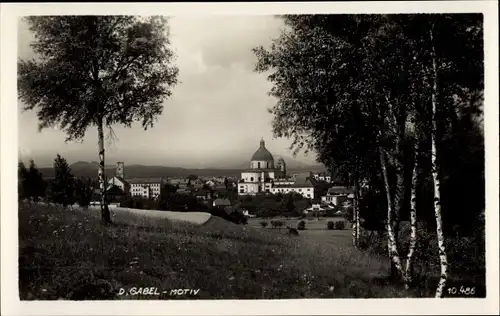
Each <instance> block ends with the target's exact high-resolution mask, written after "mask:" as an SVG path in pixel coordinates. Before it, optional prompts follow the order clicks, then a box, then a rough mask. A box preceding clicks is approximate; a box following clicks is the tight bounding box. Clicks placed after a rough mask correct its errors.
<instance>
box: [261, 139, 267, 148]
mask: <svg viewBox="0 0 500 316" xmlns="http://www.w3.org/2000/svg"><path fill="white" fill-rule="evenodd" d="M260 147H262V148H264V147H266V142H265V141H264V137H261V138H260Z"/></svg>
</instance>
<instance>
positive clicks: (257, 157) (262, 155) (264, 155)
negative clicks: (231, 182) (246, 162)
mask: <svg viewBox="0 0 500 316" xmlns="http://www.w3.org/2000/svg"><path fill="white" fill-rule="evenodd" d="M252 161H274V158H273V155H272V154H271V153H270V152H269V150H267V148H266V143H265V142H264V139H261V141H260V146H259V149H257V151H256V152H255V153H254V154H253V156H252Z"/></svg>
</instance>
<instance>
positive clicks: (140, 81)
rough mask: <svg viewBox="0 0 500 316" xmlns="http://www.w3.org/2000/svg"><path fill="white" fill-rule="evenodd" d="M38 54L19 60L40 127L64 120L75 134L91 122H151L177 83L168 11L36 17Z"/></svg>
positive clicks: (22, 87) (23, 95)
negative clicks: (147, 14)
mask: <svg viewBox="0 0 500 316" xmlns="http://www.w3.org/2000/svg"><path fill="white" fill-rule="evenodd" d="M26 21H27V22H28V23H29V26H30V30H31V31H32V32H33V33H34V34H35V35H36V37H35V41H34V42H33V44H32V48H33V51H34V52H35V53H36V58H32V59H28V60H21V61H19V65H18V73H19V75H18V87H19V97H20V99H21V100H22V101H23V102H24V103H25V104H26V106H25V109H27V110H32V109H36V111H37V115H38V119H39V122H40V128H45V127H50V126H55V125H57V126H59V128H60V129H61V130H64V131H65V132H66V133H67V135H68V140H73V139H81V138H82V137H83V136H84V135H85V132H86V131H87V129H88V128H89V127H90V126H96V125H97V124H99V120H102V122H103V123H104V124H105V125H106V126H112V125H113V124H123V125H125V126H131V124H132V123H133V122H135V121H140V122H141V124H142V126H143V127H144V128H147V127H152V126H153V124H154V121H155V119H156V117H157V116H158V115H160V114H161V113H162V110H163V102H164V101H165V99H166V98H167V97H169V96H170V95H171V93H172V92H171V87H172V86H173V85H175V84H176V82H177V73H178V69H177V68H176V67H174V66H172V65H171V62H172V60H173V57H174V55H173V52H172V51H171V50H170V47H169V46H168V45H169V44H170V41H169V30H168V26H167V23H166V20H165V19H164V18H162V17H151V18H148V19H141V18H139V17H134V16H31V17H27V18H26Z"/></svg>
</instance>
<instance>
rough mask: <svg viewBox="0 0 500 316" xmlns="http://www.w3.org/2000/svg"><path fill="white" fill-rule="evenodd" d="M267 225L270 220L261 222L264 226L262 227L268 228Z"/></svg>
mask: <svg viewBox="0 0 500 316" xmlns="http://www.w3.org/2000/svg"><path fill="white" fill-rule="evenodd" d="M267 225H268V222H266V221H262V222H260V226H262V228H266V227H267Z"/></svg>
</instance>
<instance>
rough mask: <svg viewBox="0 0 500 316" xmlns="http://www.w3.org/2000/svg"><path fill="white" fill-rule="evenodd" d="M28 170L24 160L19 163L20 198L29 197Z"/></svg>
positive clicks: (18, 189) (18, 184)
mask: <svg viewBox="0 0 500 316" xmlns="http://www.w3.org/2000/svg"><path fill="white" fill-rule="evenodd" d="M27 182H28V170H27V169H26V166H25V165H24V163H23V162H22V161H19V162H18V163H17V195H18V198H19V200H20V201H21V200H23V199H25V198H27V197H28V196H27V194H28V192H27V188H28V183H27Z"/></svg>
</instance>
